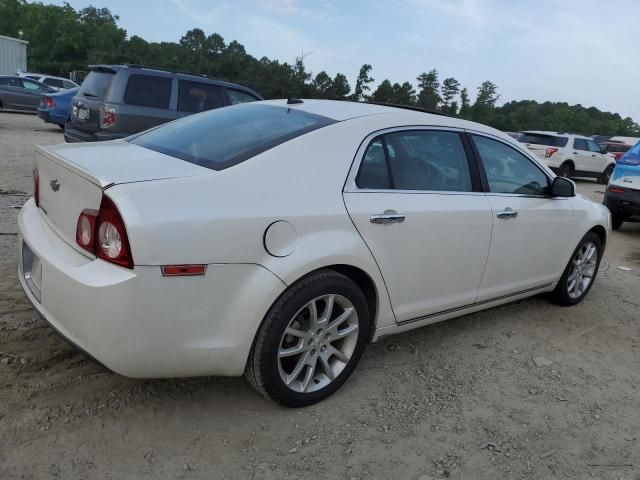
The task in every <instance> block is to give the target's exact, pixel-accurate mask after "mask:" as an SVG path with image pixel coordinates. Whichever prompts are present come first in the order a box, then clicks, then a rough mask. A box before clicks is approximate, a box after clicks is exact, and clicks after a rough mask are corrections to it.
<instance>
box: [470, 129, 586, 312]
mask: <svg viewBox="0 0 640 480" xmlns="http://www.w3.org/2000/svg"><path fill="white" fill-rule="evenodd" d="M471 139H472V143H473V146H474V151H475V153H476V156H477V157H478V158H479V160H480V167H481V173H482V175H483V180H484V181H485V190H486V198H487V199H488V201H489V203H490V205H491V210H492V219H493V233H492V236H491V247H490V249H489V256H488V258H487V266H486V268H485V271H484V277H483V278H482V283H481V285H480V290H479V293H478V301H479V302H482V301H487V300H491V299H495V298H498V297H502V296H504V295H512V294H518V293H523V292H526V291H531V290H536V289H539V288H543V287H546V286H549V285H551V284H553V283H554V282H556V281H558V279H559V278H560V276H561V275H562V272H563V270H564V268H565V266H566V263H567V261H568V259H569V257H570V254H571V252H572V250H573V248H574V247H575V245H571V242H572V240H571V239H573V238H575V228H576V221H575V217H574V210H573V205H572V202H571V199H569V198H565V197H563V198H559V197H552V196H551V195H550V193H549V192H550V185H551V178H550V176H548V175H547V173H546V172H545V171H544V170H543V168H542V167H541V166H539V165H538V164H537V163H536V162H535V161H534V160H533V159H532V158H530V157H528V156H527V155H525V154H524V153H523V152H521V151H520V150H517V149H516V148H514V147H513V146H512V145H509V144H507V143H506V142H504V141H502V140H501V139H498V138H496V137H492V136H487V135H484V134H477V133H473V134H472V135H471Z"/></svg>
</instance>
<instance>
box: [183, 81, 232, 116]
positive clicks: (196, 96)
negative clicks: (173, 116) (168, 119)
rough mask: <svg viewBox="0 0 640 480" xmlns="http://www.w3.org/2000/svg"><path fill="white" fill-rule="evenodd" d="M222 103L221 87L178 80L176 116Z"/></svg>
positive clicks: (207, 108) (189, 113) (211, 107)
mask: <svg viewBox="0 0 640 480" xmlns="http://www.w3.org/2000/svg"><path fill="white" fill-rule="evenodd" d="M224 105H225V98H224V92H223V90H222V87H220V86H218V85H214V84H211V83H203V82H193V81H190V80H178V118H181V117H186V116H187V115H191V114H194V113H199V112H204V111H205V110H212V109H214V108H219V107H224Z"/></svg>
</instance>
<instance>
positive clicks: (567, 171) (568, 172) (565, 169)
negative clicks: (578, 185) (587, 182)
mask: <svg viewBox="0 0 640 480" xmlns="http://www.w3.org/2000/svg"><path fill="white" fill-rule="evenodd" d="M558 176H560V177H564V178H571V177H573V165H571V163H569V162H564V163H563V164H562V165H560V168H559V169H558Z"/></svg>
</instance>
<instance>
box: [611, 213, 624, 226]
mask: <svg viewBox="0 0 640 480" xmlns="http://www.w3.org/2000/svg"><path fill="white" fill-rule="evenodd" d="M624 220H625V217H624V215H622V214H621V213H612V214H611V228H612V229H613V230H619V229H620V227H621V226H622V224H623V223H624Z"/></svg>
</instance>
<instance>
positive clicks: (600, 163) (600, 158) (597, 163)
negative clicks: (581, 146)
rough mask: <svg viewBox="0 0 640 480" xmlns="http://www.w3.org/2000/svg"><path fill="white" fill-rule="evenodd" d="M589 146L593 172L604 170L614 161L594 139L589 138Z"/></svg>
mask: <svg viewBox="0 0 640 480" xmlns="http://www.w3.org/2000/svg"><path fill="white" fill-rule="evenodd" d="M587 148H588V149H589V153H590V154H591V168H592V171H593V172H604V171H605V169H606V168H607V166H609V164H611V163H613V162H614V159H613V158H611V157H610V156H609V155H608V154H605V153H602V147H601V146H600V145H598V144H597V143H596V142H594V141H593V140H587Z"/></svg>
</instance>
